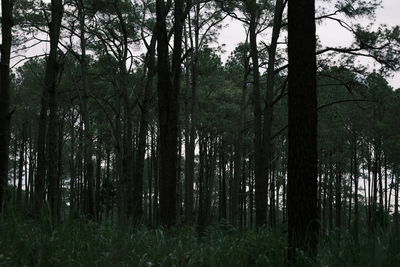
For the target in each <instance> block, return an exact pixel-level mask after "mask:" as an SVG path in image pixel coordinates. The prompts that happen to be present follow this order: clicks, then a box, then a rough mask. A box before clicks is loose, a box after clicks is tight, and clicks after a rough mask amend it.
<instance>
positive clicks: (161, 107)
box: [156, 0, 185, 226]
mask: <svg viewBox="0 0 400 267" xmlns="http://www.w3.org/2000/svg"><path fill="white" fill-rule="evenodd" d="M156 9H157V43H158V44H157V55H158V82H157V90H158V112H159V124H160V170H159V172H160V178H159V179H160V221H161V224H163V225H166V226H172V225H174V224H175V223H176V215H177V213H176V181H177V149H178V114H179V103H178V95H179V91H180V82H181V81H180V77H181V72H182V70H181V63H182V62H181V60H182V41H183V40H182V39H183V23H184V19H185V17H184V1H183V0H176V1H175V2H174V21H175V24H174V27H173V33H174V44H173V52H172V64H171V65H170V62H169V52H168V51H169V49H168V46H169V41H168V31H167V21H166V19H167V15H168V11H169V10H168V9H169V7H168V5H167V4H166V3H165V1H164V0H157V1H156Z"/></svg>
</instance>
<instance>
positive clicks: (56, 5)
mask: <svg viewBox="0 0 400 267" xmlns="http://www.w3.org/2000/svg"><path fill="white" fill-rule="evenodd" d="M62 16H63V3H62V0H52V1H51V21H50V22H49V31H50V33H49V36H50V52H49V56H48V59H47V63H46V71H45V78H44V87H43V93H42V99H41V110H40V119H39V134H38V144H37V147H38V158H37V173H36V178H35V203H34V212H35V213H36V214H37V215H38V214H39V213H40V212H41V210H42V205H43V201H44V200H45V196H44V194H45V176H46V169H47V168H48V170H47V177H48V186H49V192H48V194H49V197H48V198H49V203H50V208H51V213H52V215H55V216H57V213H58V208H57V207H58V203H57V202H58V199H57V198H58V188H59V186H58V177H57V169H56V164H57V161H56V158H57V156H56V155H57V153H56V151H57V150H56V144H57V133H56V125H55V123H56V112H57V111H56V107H57V105H56V90H57V85H58V75H59V73H60V63H59V61H58V51H59V50H58V41H59V38H60V30H61V20H62ZM48 111H49V115H48ZM47 124H48V125H47ZM46 133H47V140H46ZM46 141H47V142H48V143H47V146H46ZM46 148H47V149H48V153H51V154H47V155H46ZM49 157H51V158H52V160H46V158H49ZM47 163H48V167H47V166H46V165H47Z"/></svg>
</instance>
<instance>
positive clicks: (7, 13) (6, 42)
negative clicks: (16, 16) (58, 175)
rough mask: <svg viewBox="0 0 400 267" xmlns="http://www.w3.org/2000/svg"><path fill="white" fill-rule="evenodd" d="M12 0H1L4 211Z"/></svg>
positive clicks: (0, 197)
mask: <svg viewBox="0 0 400 267" xmlns="http://www.w3.org/2000/svg"><path fill="white" fill-rule="evenodd" d="M12 4H13V1H12V0H1V14H2V16H1V35H2V43H1V47H0V50H1V59H0V212H2V211H3V205H4V200H5V192H6V188H7V184H8V153H9V144H10V119H11V114H10V110H9V109H10V54H11V38H12V35H11V28H12V26H13V21H12V9H13V6H12Z"/></svg>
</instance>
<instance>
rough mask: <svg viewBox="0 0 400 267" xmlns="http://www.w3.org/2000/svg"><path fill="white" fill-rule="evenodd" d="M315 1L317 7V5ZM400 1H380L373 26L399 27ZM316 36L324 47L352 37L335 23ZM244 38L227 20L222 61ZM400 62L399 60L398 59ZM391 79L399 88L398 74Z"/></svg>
mask: <svg viewBox="0 0 400 267" xmlns="http://www.w3.org/2000/svg"><path fill="white" fill-rule="evenodd" d="M318 2H321V1H318V0H317V5H318ZM399 14H400V0H382V8H380V9H379V10H377V13H376V21H375V24H376V25H379V24H386V25H388V26H396V25H400V15H399ZM317 34H318V36H319V38H320V41H321V44H322V45H324V46H346V45H349V44H351V43H352V36H351V35H350V34H349V33H348V32H346V31H345V30H343V29H341V27H340V26H338V24H337V23H333V22H329V23H328V22H325V23H323V24H322V25H318V26H317ZM244 38H245V31H244V27H243V26H242V24H241V22H238V21H235V20H233V19H229V20H228V21H227V23H226V26H225V27H224V28H223V29H222V31H221V33H220V36H219V43H220V44H224V45H225V46H224V50H225V53H224V54H223V56H222V58H223V60H226V59H227V58H228V56H229V54H230V53H231V52H232V51H233V49H234V48H235V47H236V46H237V44H238V43H240V42H243V41H244ZM263 38H266V39H265V40H266V41H268V40H269V39H270V38H269V37H268V36H264V37H263V36H261V38H259V39H260V40H262V39H263ZM399 60H400V59H399ZM359 62H360V63H361V64H363V65H369V66H370V67H371V69H372V67H373V62H372V61H371V60H366V59H360V60H359ZM392 75H393V77H389V78H388V81H389V84H390V85H391V86H392V87H393V88H395V89H396V88H400V73H393V74H392Z"/></svg>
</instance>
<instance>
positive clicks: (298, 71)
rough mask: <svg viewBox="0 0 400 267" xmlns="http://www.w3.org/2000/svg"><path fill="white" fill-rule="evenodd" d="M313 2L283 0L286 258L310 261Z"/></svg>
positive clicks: (314, 221) (313, 243)
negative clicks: (286, 69) (286, 95)
mask: <svg viewBox="0 0 400 267" xmlns="http://www.w3.org/2000/svg"><path fill="white" fill-rule="evenodd" d="M314 16H315V2H314V0H306V1H301V2H300V1H296V2H294V1H289V6H288V39H289V44H288V47H289V102H288V108H289V118H288V141H289V150H288V153H289V154H288V193H287V194H288V204H287V205H288V243H289V244H288V246H289V251H288V260H289V262H290V263H294V262H295V257H296V255H297V253H298V252H297V250H304V251H306V252H307V253H308V254H309V255H310V256H312V257H315V256H316V251H317V241H318V238H317V236H318V212H317V176H318V170H317V87H316V71H317V67H316V36H315V20H314Z"/></svg>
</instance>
